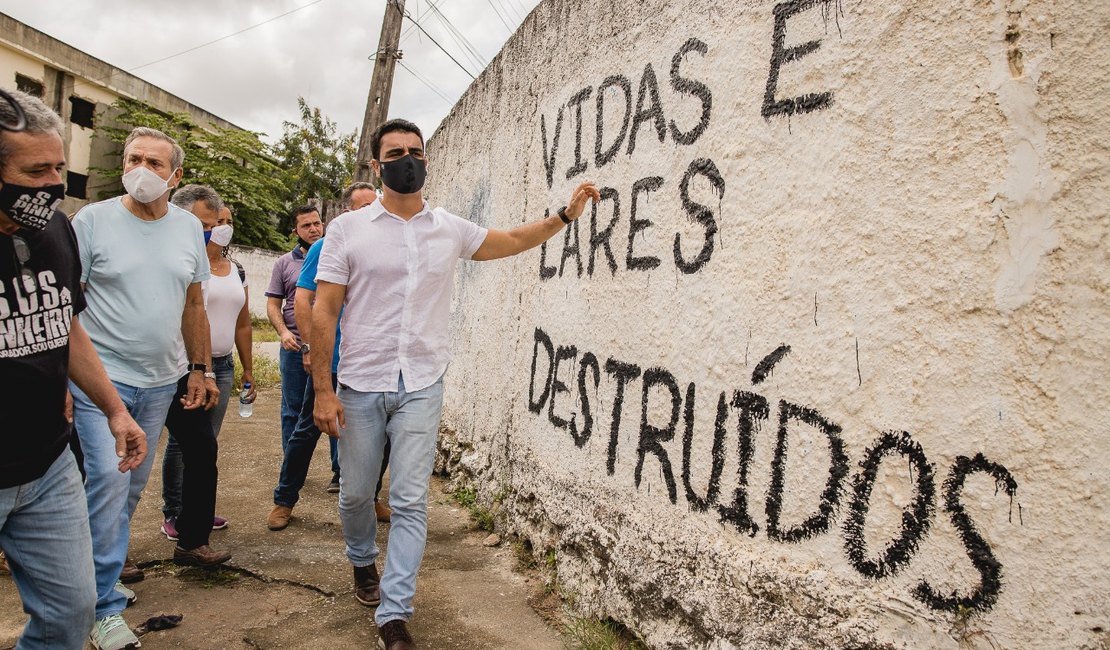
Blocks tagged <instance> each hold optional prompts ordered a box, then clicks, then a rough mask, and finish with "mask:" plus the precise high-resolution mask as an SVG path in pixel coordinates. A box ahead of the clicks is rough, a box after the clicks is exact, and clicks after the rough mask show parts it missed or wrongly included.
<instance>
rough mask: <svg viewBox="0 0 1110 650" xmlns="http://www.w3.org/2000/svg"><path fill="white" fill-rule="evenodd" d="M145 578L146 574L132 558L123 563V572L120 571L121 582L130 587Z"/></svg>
mask: <svg viewBox="0 0 1110 650" xmlns="http://www.w3.org/2000/svg"><path fill="white" fill-rule="evenodd" d="M145 577H146V574H145V573H143V570H142V569H140V568H139V565H138V564H135V561H134V560H132V559H131V558H127V560H126V561H125V562H124V563H123V571H120V574H119V581H120V582H122V583H123V584H125V585H129V584H131V583H134V582H139V581H141V580H142V579H143V578H145Z"/></svg>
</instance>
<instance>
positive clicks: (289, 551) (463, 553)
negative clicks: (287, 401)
mask: <svg viewBox="0 0 1110 650" xmlns="http://www.w3.org/2000/svg"><path fill="white" fill-rule="evenodd" d="M279 401H280V393H279V392H278V391H277V390H274V389H270V390H264V391H261V392H260V394H259V398H258V401H257V402H256V404H255V409H254V417H252V418H250V419H248V420H242V419H240V418H239V417H238V416H237V414H236V413H235V410H234V409H230V410H229V411H228V419H227V422H226V424H225V425H224V427H223V431H222V433H221V434H220V470H221V472H220V489H219V500H218V504H217V512H218V513H219V514H220V515H223V516H224V517H227V518H228V519H229V520H230V521H231V524H230V526H229V527H228V528H227V529H226V530H224V531H217V532H214V533H213V535H212V545H213V546H214V547H217V548H221V549H223V548H226V549H228V550H230V551H232V552H233V553H234V557H233V558H232V560H231V562H229V563H228V565H227V568H226V569H224V570H219V571H204V570H200V569H180V568H178V567H176V566H175V565H173V564H172V563H169V562H168V559H169V558H170V557H171V556H172V554H173V542H170V541H168V540H167V539H166V538H165V537H164V536H162V535H161V534H160V533H159V526H160V524H161V512H160V507H161V474H160V467H161V457H162V453H161V452H162V448H164V446H165V436H163V441H162V445H161V447H160V448H159V452H158V457H157V459H156V468H155V471H154V472H152V475H151V479H150V483H149V484H148V486H147V489H146V492H145V493H144V495H143V500H142V501H141V502H140V504H139V510H138V512H137V513H136V516H135V520H134V526H133V528H132V536H131V556H132V558H133V559H135V560H136V561H137V562H139V564H140V566H143V567H144V568H145V569H146V572H147V578H146V580H144V581H142V582H139V583H137V584H134V585H131V586H132V587H133V588H134V589H135V591H136V593H137V594H138V596H139V601H138V603H137V604H136V605H135V606H134V607H131V608H130V609H128V610H127V612H126V613H125V615H124V616H125V618H126V619H127V621H128V623H129V624H130V625H131V626H132V627H135V626H137V625H139V624H140V623H142V622H143V621H145V620H146V619H148V618H149V617H152V616H157V615H161V614H183V615H184V617H185V618H184V620H183V622H182V624H181V626H180V627H177V628H175V629H171V630H166V631H161V632H151V633H149V634H147V635H145V636H143V637H142V643H143V648H153V649H157V648H267V649H269V648H321V649H323V648H328V649H331V648H370V647H375V644H376V641H377V635H376V630H375V627H374V624H373V619H372V611H371V610H370V609H368V608H366V607H363V606H362V605H360V604H358V602H357V601H355V599H354V596H353V595H352V584H351V567H350V564H349V563H348V562H347V560H346V557H345V556H344V553H343V539H342V531H341V527H340V523H339V515H338V512H337V506H336V501H337V499H336V497H337V495H334V494H327V493H326V491H325V488H326V486H327V483H328V481H329V480H330V478H331V472H330V469H329V463H328V460H327V444H326V442H325V441H321V444H320V445H319V446H318V447H317V452H316V457H315V458H314V460H313V466H312V470H311V472H310V474H309V477H308V482H307V483H306V485H305V488H304V490H303V491H302V493H301V502H300V503H299V504H298V505H297V507H296V508H295V509H294V511H293V514H294V519H293V521H292V523H291V524H290V526H289V528H287V529H285V530H283V531H279V532H271V531H269V530H268V529H267V528H266V522H265V520H266V515H267V513H268V512H269V511H270V508H271V507H272V494H273V488H274V485H275V483H276V481H277V475H278V469H279V466H280V463H281V449H280V435H279V431H278V424H277V423H278V403H279ZM387 534H388V525H385V524H383V525H381V526H380V527H379V530H378V543H379V545H380V546H381V547H382V548H383V549H384V548H385V543H386V539H387ZM485 537H486V533H484V532H482V531H475V530H471V528H470V523H469V517H468V515H467V513H466V512H465V511H464V510H463V509H461V508H460V507H458V506H457V504H455V503H454V501H453V500H452V499H451V497H450V496H449V495H446V494H444V493H443V484H442V481H441V480H440V479H438V478H433V481H432V488H431V500H430V503H429V533H428V546H427V551H426V554H425V558H424V564H423V566H422V568H421V571H420V577H419V582H418V587H417V596H416V602H415V608H416V617H415V619H414V620H413V622H412V624H411V625H410V630H411V632H412V633H413V635H414V637H415V639H416V641H417V643H418V644H419V647H420V648H423V649H427V650H432V649H440V648H460V649H461V648H466V649H468V650H480V649H489V650H493V649H501V648H528V649H535V650H547V649H550V650H557V649H560V648H563V647H564V640H563V638H562V637H561V636H560V634H559V633H558V632H557V631H555V630H554V629H552V628H551V627H549V626H548V625H547V624H546V623H545V622H544V621H543V619H541V618H540V616H539V615H537V614H536V612H535V611H534V610H533V609H532V608H531V607H530V606H529V604H528V603H529V599H530V598H533V597H536V596H537V595H538V594H542V591H543V585H542V584H540V583H539V580H540V579H539V578H538V577H534V576H528V575H522V574H520V573H518V572H517V571H516V564H517V560H516V558H515V557H514V555H513V552H512V550H511V549H510V548H509V547H508V545H507V544H502V545H501V546H499V547H495V548H486V547H484V546H483V545H482V540H483V539H484V538H485ZM378 566H379V569H380V568H381V566H382V558H379V560H378ZM25 620H26V618H25V616H24V614H23V612H22V609H21V605H20V603H19V598H18V595H17V593H16V590H15V586H14V585H13V584H12V582H11V579H10V578H8V577H4V578H0V649H6V648H12V647H13V646H14V645H15V640H16V638H18V635H19V632H20V630H21V629H22V627H23V624H24V621H25Z"/></svg>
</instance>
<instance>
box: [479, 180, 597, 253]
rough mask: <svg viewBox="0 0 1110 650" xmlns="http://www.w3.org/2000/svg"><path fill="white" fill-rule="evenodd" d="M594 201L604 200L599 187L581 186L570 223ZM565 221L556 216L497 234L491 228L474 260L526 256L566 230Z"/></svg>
mask: <svg viewBox="0 0 1110 650" xmlns="http://www.w3.org/2000/svg"><path fill="white" fill-rule="evenodd" d="M590 199H593V201H594V203H597V202H598V201H600V200H601V194H600V193H599V192H598V190H597V186H596V185H594V184H593V183H590V182H586V183H582V184H581V185H579V186H578V187H577V188H575V190H574V194H572V195H571V197H570V203H568V204H567V209H566V215H567V218H568V219H570V220H571V221H574V220H575V219H577V218H578V217H581V216H582V212H583V210H585V209H586V201H588V200H590ZM563 225H564V224H563V220H562V219H560V218H559V215H557V214H553V215H551V216H549V217H547V218H545V219H541V220H539V221H533V222H531V223H526V224H524V225H521V226H517V227H516V228H513V229H512V230H497V229H494V228H490V230H489V232H488V233H487V234H486V240H485V241H484V242H482V245H481V246H479V247H478V250H477V251H475V253H474V256H473V257H472V259H475V260H478V261H480V262H481V261H486V260H496V259H500V258H502V257H510V256H512V255H516V254H517V253H523V252H524V251H526V250H528V249H529V248H535V247H536V246H539V245H540V244H542V243H544V242H545V241H547V240H548V239H551V238H552V237H553V236H554V235H555V233H557V232H559V231H560V230H562V229H563Z"/></svg>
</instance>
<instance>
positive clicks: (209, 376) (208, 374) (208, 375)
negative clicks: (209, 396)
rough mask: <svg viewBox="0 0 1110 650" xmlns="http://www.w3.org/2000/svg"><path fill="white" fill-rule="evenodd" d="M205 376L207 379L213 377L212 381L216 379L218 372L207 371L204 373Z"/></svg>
mask: <svg viewBox="0 0 1110 650" xmlns="http://www.w3.org/2000/svg"><path fill="white" fill-rule="evenodd" d="M204 378H205V379H211V380H212V381H216V373H214V372H206V373H204Z"/></svg>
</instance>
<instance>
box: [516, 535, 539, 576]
mask: <svg viewBox="0 0 1110 650" xmlns="http://www.w3.org/2000/svg"><path fill="white" fill-rule="evenodd" d="M513 555H515V556H516V563H517V567H519V568H520V569H522V570H532V569H535V568H536V567H537V566H539V565H538V564H537V563H536V556H535V555H533V554H532V542H531V540H529V539H527V538H523V537H522V538H518V539H515V540H513Z"/></svg>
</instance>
